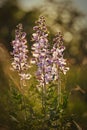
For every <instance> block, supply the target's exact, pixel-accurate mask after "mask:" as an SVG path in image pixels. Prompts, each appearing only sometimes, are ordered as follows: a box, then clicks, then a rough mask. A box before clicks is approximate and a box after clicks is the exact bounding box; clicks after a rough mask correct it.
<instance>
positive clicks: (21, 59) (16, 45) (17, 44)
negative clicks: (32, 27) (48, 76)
mask: <svg viewBox="0 0 87 130" xmlns="http://www.w3.org/2000/svg"><path fill="white" fill-rule="evenodd" d="M26 43H27V40H26V33H25V32H23V27H22V24H19V25H18V26H17V29H16V30H15V40H13V41H12V46H13V52H12V55H13V62H12V68H13V70H16V71H17V72H18V74H19V76H20V79H21V80H26V79H29V78H30V74H26V70H27V69H28V68H29V66H28V63H27V60H28V55H27V53H28V47H27V44H26Z"/></svg>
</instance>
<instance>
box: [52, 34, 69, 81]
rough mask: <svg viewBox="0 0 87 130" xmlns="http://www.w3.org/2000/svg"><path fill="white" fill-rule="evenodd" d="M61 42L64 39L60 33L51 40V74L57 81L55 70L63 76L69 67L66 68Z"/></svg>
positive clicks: (63, 47) (63, 48)
mask: <svg viewBox="0 0 87 130" xmlns="http://www.w3.org/2000/svg"><path fill="white" fill-rule="evenodd" d="M63 41H64V39H63V36H62V34H61V33H60V32H59V33H57V34H56V35H55V38H54V39H53V42H54V45H53V48H52V50H51V52H52V62H53V67H52V73H53V74H54V75H55V77H56V79H58V71H57V70H61V71H62V72H63V74H66V72H67V71H68V70H69V67H67V66H66V59H64V58H63V52H64V50H65V46H63Z"/></svg>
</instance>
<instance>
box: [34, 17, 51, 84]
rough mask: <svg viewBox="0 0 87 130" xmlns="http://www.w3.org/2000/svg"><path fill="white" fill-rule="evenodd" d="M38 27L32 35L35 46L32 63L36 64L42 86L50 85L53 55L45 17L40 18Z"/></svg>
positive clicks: (37, 74)
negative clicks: (50, 49)
mask: <svg viewBox="0 0 87 130" xmlns="http://www.w3.org/2000/svg"><path fill="white" fill-rule="evenodd" d="M36 24H37V26H35V27H34V28H33V29H34V31H35V33H33V34H32V36H33V37H32V40H33V41H34V44H33V46H32V52H33V57H34V58H33V59H32V63H36V64H37V66H38V70H37V73H36V77H37V79H38V81H39V82H40V85H41V86H44V85H45V84H48V83H49V82H50V81H51V79H52V77H51V55H50V51H49V44H48V39H47V37H48V31H47V28H46V23H45V19H44V17H40V18H39V20H38V21H37V22H36Z"/></svg>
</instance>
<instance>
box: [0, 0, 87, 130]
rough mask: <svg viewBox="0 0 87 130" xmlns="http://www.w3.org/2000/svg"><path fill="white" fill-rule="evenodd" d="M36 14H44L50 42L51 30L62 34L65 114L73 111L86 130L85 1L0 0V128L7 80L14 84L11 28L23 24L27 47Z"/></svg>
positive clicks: (4, 113)
mask: <svg viewBox="0 0 87 130" xmlns="http://www.w3.org/2000/svg"><path fill="white" fill-rule="evenodd" d="M40 15H44V16H45V17H46V22H47V26H48V29H49V32H50V33H49V35H50V36H49V41H50V44H52V38H53V36H54V34H55V32H58V31H61V32H62V33H63V35H64V39H65V42H64V45H65V46H66V51H65V57H66V58H67V59H68V62H69V66H70V71H69V72H68V74H67V76H66V89H67V91H68V92H69V93H70V96H69V104H68V111H67V112H68V113H67V114H73V116H74V118H75V121H76V122H77V123H78V124H79V126H80V127H81V128H82V129H83V130H87V0H0V130H6V129H8V120H9V119H8V112H7V110H8V107H9V106H8V100H9V97H8V90H9V88H10V87H9V86H10V81H11V80H12V81H13V82H14V83H15V85H16V86H17V80H16V78H15V76H14V75H13V74H12V72H11V71H10V69H9V66H10V61H11V60H10V59H11V57H10V52H11V51H12V47H11V41H12V40H13V39H14V33H15V31H14V30H15V27H16V25H17V24H18V23H22V24H23V27H24V31H25V32H26V33H27V41H28V47H29V50H30V49H31V45H32V42H31V35H32V32H33V29H32V28H33V26H34V25H35V21H36V20H37V19H38V17H39V16H40ZM29 56H31V53H30V54H29ZM74 130H75V128H74ZM79 130H80V129H79Z"/></svg>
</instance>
